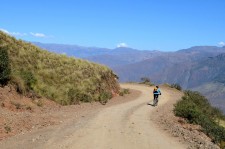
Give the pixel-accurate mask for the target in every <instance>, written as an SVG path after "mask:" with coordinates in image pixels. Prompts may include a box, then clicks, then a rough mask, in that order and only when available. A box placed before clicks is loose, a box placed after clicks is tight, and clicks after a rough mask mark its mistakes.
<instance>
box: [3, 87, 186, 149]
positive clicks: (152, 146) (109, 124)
mask: <svg viewBox="0 0 225 149" xmlns="http://www.w3.org/2000/svg"><path fill="white" fill-rule="evenodd" d="M122 87H124V88H131V89H135V90H139V91H141V92H142V93H141V95H140V96H139V97H138V98H137V99H136V100H133V101H130V102H127V103H123V104H119V105H114V106H111V107H107V108H104V109H101V110H99V111H97V112H94V113H89V114H87V115H84V116H83V117H82V118H81V119H79V121H77V120H76V121H75V120H73V119H71V120H70V121H68V122H66V123H62V124H61V125H57V126H54V127H48V128H46V129H42V130H40V131H37V132H32V133H29V134H26V135H19V136H16V137H12V138H10V139H8V140H5V141H3V142H1V143H0V148H2V149H3V148H5V149H8V148H10V149H11V148H15V149H20V148H21V149H31V148H37V149H64V148H66V149H67V148H68V149H165V148H167V149H170V148H171V149H180V148H181V149H182V148H186V145H184V144H181V143H180V142H178V141H177V140H176V139H175V138H173V137H170V136H169V135H167V134H166V133H165V132H163V131H162V130H160V129H159V128H158V127H157V126H156V124H155V123H154V122H153V121H152V120H151V119H150V116H151V114H152V112H153V111H154V110H157V108H158V107H152V106H150V105H148V103H149V102H151V99H152V93H151V92H152V88H150V87H146V86H142V85H131V84H124V85H122ZM162 92H163V95H162V96H160V102H159V106H162V105H163V104H166V103H169V102H168V101H169V100H171V99H170V98H171V96H168V95H169V94H170V92H169V91H167V90H166V88H165V89H164V88H162ZM168 97H169V98H168Z"/></svg>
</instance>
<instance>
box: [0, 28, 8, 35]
mask: <svg viewBox="0 0 225 149" xmlns="http://www.w3.org/2000/svg"><path fill="white" fill-rule="evenodd" d="M0 31H2V32H4V33H6V34H10V33H9V31H7V30H5V29H2V28H0Z"/></svg>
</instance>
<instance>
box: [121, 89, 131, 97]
mask: <svg viewBox="0 0 225 149" xmlns="http://www.w3.org/2000/svg"><path fill="white" fill-rule="evenodd" d="M125 94H130V90H129V89H122V90H121V91H120V92H119V95H120V96H124V95H125Z"/></svg>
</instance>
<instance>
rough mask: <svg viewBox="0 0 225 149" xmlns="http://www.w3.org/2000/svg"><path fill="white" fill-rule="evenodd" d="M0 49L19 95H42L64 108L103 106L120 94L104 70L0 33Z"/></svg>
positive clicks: (95, 65) (113, 79) (116, 85)
mask: <svg viewBox="0 0 225 149" xmlns="http://www.w3.org/2000/svg"><path fill="white" fill-rule="evenodd" d="M0 49H1V51H0V52H2V51H4V50H6V51H7V53H8V57H9V66H10V70H11V73H10V83H11V84H14V85H15V86H16V88H17V90H18V92H20V93H22V94H28V93H29V94H30V93H33V95H35V96H36V95H38V96H39V95H41V96H44V97H47V98H50V99H52V100H55V101H56V102H58V103H61V104H63V105H67V104H74V103H78V102H79V101H84V102H91V101H100V102H106V100H107V99H109V98H110V97H111V96H112V95H113V94H116V93H118V92H119V85H118V83H117V80H116V79H115V78H116V76H115V74H114V73H113V72H112V71H111V70H110V69H109V68H107V67H105V66H101V65H97V64H94V63H90V62H88V61H84V60H81V59H76V58H71V57H70V58H69V57H67V56H65V55H57V54H54V53H50V52H48V51H45V50H41V49H40V48H37V47H36V46H33V45H32V44H30V43H26V42H24V41H22V40H16V39H15V38H13V37H10V36H8V35H6V34H4V33H3V32H0Z"/></svg>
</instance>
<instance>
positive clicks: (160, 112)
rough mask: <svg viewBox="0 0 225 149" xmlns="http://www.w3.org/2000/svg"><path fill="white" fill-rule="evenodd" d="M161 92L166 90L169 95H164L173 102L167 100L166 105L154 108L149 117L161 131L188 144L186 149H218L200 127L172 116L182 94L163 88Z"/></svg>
mask: <svg viewBox="0 0 225 149" xmlns="http://www.w3.org/2000/svg"><path fill="white" fill-rule="evenodd" d="M163 90H167V93H169V94H167V95H166V96H167V98H171V99H174V100H169V101H168V103H167V104H164V105H162V106H161V107H156V108H157V110H155V111H154V114H152V115H151V118H152V119H153V120H154V121H155V122H156V124H157V125H158V126H159V127H161V129H163V130H165V131H167V132H169V133H170V134H172V135H173V136H174V137H177V138H178V139H179V141H181V142H187V143H188V144H189V146H188V149H196V148H198V149H219V147H218V146H217V145H215V144H214V143H212V142H211V139H210V138H209V137H207V136H206V135H205V134H204V133H203V132H202V131H201V127H200V126H197V125H191V124H188V123H187V122H186V121H185V120H184V119H182V118H179V117H176V116H175V115H174V113H173V109H174V104H175V103H176V102H177V101H178V100H179V99H181V97H182V96H183V93H182V92H180V91H178V90H176V89H172V88H169V87H165V88H163V89H162V92H163ZM169 90H171V91H169ZM161 100H162V99H161ZM159 103H160V97H159Z"/></svg>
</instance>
